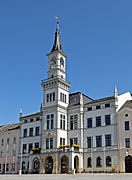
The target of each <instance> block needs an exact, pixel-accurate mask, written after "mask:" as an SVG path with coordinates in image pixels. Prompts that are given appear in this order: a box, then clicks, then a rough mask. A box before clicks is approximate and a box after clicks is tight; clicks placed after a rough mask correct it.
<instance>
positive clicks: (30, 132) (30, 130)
mask: <svg viewBox="0 0 132 180" xmlns="http://www.w3.org/2000/svg"><path fill="white" fill-rule="evenodd" d="M29 136H33V128H30V129H29Z"/></svg>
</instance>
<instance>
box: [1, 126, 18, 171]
mask: <svg viewBox="0 0 132 180" xmlns="http://www.w3.org/2000/svg"><path fill="white" fill-rule="evenodd" d="M19 140H20V125H19V124H18V123H17V124H11V125H4V126H1V127H0V174H3V173H5V174H12V173H13V174H16V173H18V170H19V164H18V154H19Z"/></svg>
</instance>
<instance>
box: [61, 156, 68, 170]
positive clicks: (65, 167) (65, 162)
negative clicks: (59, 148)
mask: <svg viewBox="0 0 132 180" xmlns="http://www.w3.org/2000/svg"><path fill="white" fill-rule="evenodd" d="M68 166H69V160H68V157H67V156H63V157H62V158H61V173H68Z"/></svg>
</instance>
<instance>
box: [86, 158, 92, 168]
mask: <svg viewBox="0 0 132 180" xmlns="http://www.w3.org/2000/svg"><path fill="white" fill-rule="evenodd" d="M87 167H88V168H90V167H92V159H91V157H89V158H88V159H87Z"/></svg>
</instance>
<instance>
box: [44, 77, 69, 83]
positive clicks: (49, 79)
mask: <svg viewBox="0 0 132 180" xmlns="http://www.w3.org/2000/svg"><path fill="white" fill-rule="evenodd" d="M58 79H59V80H61V81H63V82H66V83H68V84H70V85H71V82H70V81H68V80H66V79H64V78H63V77H61V76H59V75H57V76H54V77H50V78H47V79H43V80H41V84H43V83H46V82H48V81H52V80H58Z"/></svg>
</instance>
